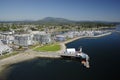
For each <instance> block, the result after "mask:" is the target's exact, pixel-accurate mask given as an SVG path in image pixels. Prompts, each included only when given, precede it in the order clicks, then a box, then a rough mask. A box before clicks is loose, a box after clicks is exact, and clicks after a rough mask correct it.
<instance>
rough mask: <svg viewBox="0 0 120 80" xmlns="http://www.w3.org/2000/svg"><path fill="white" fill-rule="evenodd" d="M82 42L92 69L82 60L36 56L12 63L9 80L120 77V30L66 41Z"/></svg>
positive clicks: (105, 79) (103, 79)
mask: <svg viewBox="0 0 120 80" xmlns="http://www.w3.org/2000/svg"><path fill="white" fill-rule="evenodd" d="M66 46H67V47H68V48H76V50H77V49H78V48H79V47H80V46H82V48H83V52H85V53H87V54H88V55H89V56H90V66H91V67H90V69H86V68H85V67H83V65H81V63H80V62H79V61H74V60H63V59H48V58H47V59H46V58H36V59H33V60H30V61H25V62H21V63H18V64H15V65H11V67H10V68H7V69H6V74H5V78H6V80H120V76H119V75H120V33H116V32H114V33H112V34H111V35H108V36H104V37H100V38H83V39H79V40H76V41H74V42H72V43H69V44H67V45H66Z"/></svg>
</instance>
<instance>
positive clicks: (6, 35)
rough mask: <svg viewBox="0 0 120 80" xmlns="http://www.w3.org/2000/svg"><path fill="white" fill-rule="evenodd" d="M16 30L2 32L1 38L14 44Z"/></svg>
mask: <svg viewBox="0 0 120 80" xmlns="http://www.w3.org/2000/svg"><path fill="white" fill-rule="evenodd" d="M13 34H14V31H8V32H1V33H0V39H1V41H2V42H3V43H4V44H12V43H13V41H14V36H13Z"/></svg>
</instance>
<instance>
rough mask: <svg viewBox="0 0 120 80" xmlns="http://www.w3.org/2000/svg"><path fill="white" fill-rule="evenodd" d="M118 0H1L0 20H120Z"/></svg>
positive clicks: (119, 2)
mask: <svg viewBox="0 0 120 80" xmlns="http://www.w3.org/2000/svg"><path fill="white" fill-rule="evenodd" d="M119 4H120V1H119V0H26V1H25V0H1V2H0V10H1V14H0V21H22V20H41V19H43V18H45V17H55V18H65V19H68V20H75V21H109V22H120V16H119V14H120V10H119V8H120V5H119Z"/></svg>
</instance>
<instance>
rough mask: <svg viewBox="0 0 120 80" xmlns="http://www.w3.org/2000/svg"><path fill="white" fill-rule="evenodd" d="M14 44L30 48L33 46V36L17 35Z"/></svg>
mask: <svg viewBox="0 0 120 80" xmlns="http://www.w3.org/2000/svg"><path fill="white" fill-rule="evenodd" d="M14 37H15V40H14V44H15V45H18V46H29V45H33V43H34V41H33V35H31V34H21V35H15V36H14Z"/></svg>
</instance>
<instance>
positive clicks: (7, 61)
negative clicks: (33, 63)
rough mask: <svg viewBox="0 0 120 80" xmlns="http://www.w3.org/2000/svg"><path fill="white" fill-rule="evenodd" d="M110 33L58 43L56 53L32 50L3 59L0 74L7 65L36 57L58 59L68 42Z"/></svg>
mask: <svg viewBox="0 0 120 80" xmlns="http://www.w3.org/2000/svg"><path fill="white" fill-rule="evenodd" d="M111 33H112V32H109V33H105V34H101V35H98V36H81V37H76V38H73V39H70V40H67V41H65V42H62V43H60V45H61V50H59V51H57V52H37V51H33V50H27V51H25V52H23V53H19V54H17V55H14V56H11V57H8V58H4V59H1V60H0V73H1V72H2V70H4V69H5V68H6V67H7V66H8V65H12V64H16V63H19V62H23V61H27V60H30V59H34V58H37V57H43V58H60V55H61V54H62V53H63V52H64V51H65V49H66V46H65V44H68V43H70V42H73V41H75V40H78V39H81V38H87V37H88V38H92V37H93V38H94V37H96V38H97V37H102V36H106V35H110V34H111Z"/></svg>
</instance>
